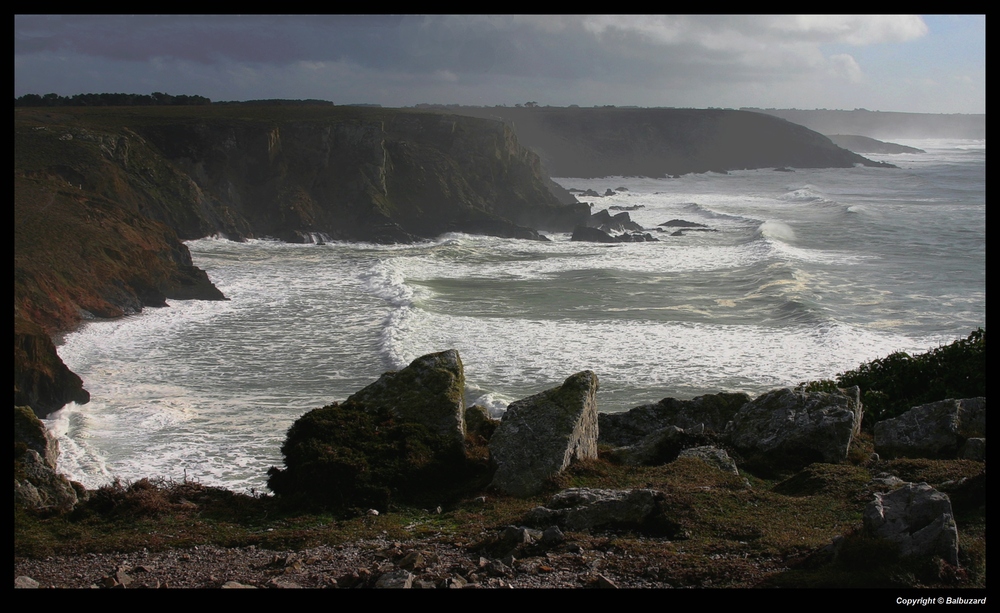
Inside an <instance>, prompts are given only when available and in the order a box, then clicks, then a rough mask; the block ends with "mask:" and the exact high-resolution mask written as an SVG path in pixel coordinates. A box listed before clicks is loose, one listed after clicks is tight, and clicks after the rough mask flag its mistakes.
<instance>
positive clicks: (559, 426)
mask: <svg viewBox="0 0 1000 613" xmlns="http://www.w3.org/2000/svg"><path fill="white" fill-rule="evenodd" d="M596 393H597V375H595V374H594V373H593V372H591V371H589V370H585V371H583V372H579V373H577V374H575V375H573V376H571V377H570V378H568V379H566V382H565V383H563V384H562V385H561V386H559V387H556V388H553V389H550V390H547V391H544V392H541V393H539V394H535V395H534V396H529V397H528V398H524V399H522V400H518V401H517V402H513V403H511V404H510V406H508V407H507V412H506V413H504V416H503V419H502V420H501V421H500V425H499V427H497V430H496V432H494V434H493V437H492V438H491V439H490V457H491V458H492V460H493V462H494V463H495V464H496V466H497V470H496V474H495V475H494V477H493V486H494V487H496V488H497V489H499V490H501V491H503V492H506V493H508V494H513V495H515V496H530V495H531V494H534V493H536V492H538V491H539V490H541V489H542V487H543V486H544V484H545V481H546V480H547V479H550V478H551V477H554V476H556V475H558V474H559V473H560V472H562V471H563V470H564V469H565V468H566V467H567V466H569V464H570V462H572V461H574V460H582V459H587V458H597V401H596V399H595V394H596Z"/></svg>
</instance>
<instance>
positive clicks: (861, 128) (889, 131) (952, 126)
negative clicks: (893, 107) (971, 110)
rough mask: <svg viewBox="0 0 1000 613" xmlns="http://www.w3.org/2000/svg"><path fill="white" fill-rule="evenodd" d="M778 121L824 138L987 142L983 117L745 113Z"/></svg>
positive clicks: (785, 111)
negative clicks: (835, 136) (815, 132)
mask: <svg viewBox="0 0 1000 613" xmlns="http://www.w3.org/2000/svg"><path fill="white" fill-rule="evenodd" d="M744 110H747V111H753V112H757V113H764V114H767V115H773V116H774V117H781V118H782V119H787V120H788V121H793V122H795V123H797V124H800V125H803V126H806V127H807V128H809V129H810V130H816V131H817V132H821V133H823V134H858V135H861V136H867V137H869V138H879V139H884V138H969V139H983V138H986V114H985V113H984V114H963V113H953V114H944V113H897V112H892V111H890V112H883V111H869V110H867V109H854V110H853V111H838V110H827V109H813V110H805V109H749V108H748V109H744Z"/></svg>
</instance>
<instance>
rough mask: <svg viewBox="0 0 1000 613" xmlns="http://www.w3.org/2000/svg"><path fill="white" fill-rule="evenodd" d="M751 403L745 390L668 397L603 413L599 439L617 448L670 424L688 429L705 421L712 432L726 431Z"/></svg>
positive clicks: (631, 443)
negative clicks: (738, 414) (626, 408)
mask: <svg viewBox="0 0 1000 613" xmlns="http://www.w3.org/2000/svg"><path fill="white" fill-rule="evenodd" d="M748 402H750V396H748V395H746V394H744V393H742V392H739V393H727V392H721V393H718V394H706V395H704V396H698V397H696V398H692V399H691V400H678V399H676V398H664V399H663V400H661V401H660V402H658V403H656V404H645V405H642V406H638V407H635V408H634V409H631V410H629V411H626V412H624V413H601V414H600V416H599V418H598V419H599V423H600V438H599V439H598V442H600V443H602V444H605V445H611V446H613V447H624V446H628V445H634V444H636V443H638V442H639V441H641V440H642V439H643V438H644V437H646V436H648V435H649V434H652V433H654V432H657V431H659V430H663V429H664V428H666V427H668V426H676V427H678V428H680V429H683V430H688V429H692V428H695V427H696V426H698V425H699V424H704V425H705V429H707V430H709V431H711V432H722V431H723V430H725V429H726V424H727V423H729V421H730V420H731V419H732V418H733V416H734V415H736V412H737V411H739V410H740V409H741V408H742V407H743V405H745V404H746V403H748Z"/></svg>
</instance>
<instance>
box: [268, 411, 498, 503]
mask: <svg viewBox="0 0 1000 613" xmlns="http://www.w3.org/2000/svg"><path fill="white" fill-rule="evenodd" d="M281 451H282V453H283V454H284V456H285V466H286V468H285V469H284V470H279V469H277V468H272V469H271V470H270V472H269V474H270V479H269V480H268V487H270V488H271V490H273V491H274V492H275V493H277V494H279V495H281V496H282V497H284V498H285V499H287V500H289V501H291V502H293V503H297V504H304V505H306V506H313V507H323V508H331V509H336V510H350V509H365V508H376V509H381V510H385V509H386V508H387V507H388V506H389V505H390V504H391V503H393V502H408V503H413V504H432V505H437V504H441V503H444V502H448V501H449V500H451V499H452V498H454V497H455V496H456V495H457V494H458V493H460V492H463V491H465V490H467V489H468V488H473V487H475V486H476V484H477V483H480V482H486V480H488V477H489V476H488V475H487V474H485V473H486V472H488V464H486V463H485V462H473V461H470V460H467V459H466V457H465V453H464V450H463V448H462V447H461V446H458V447H456V445H455V444H454V440H453V439H452V438H451V437H450V436H441V435H436V434H434V433H432V432H431V431H430V430H429V429H428V428H427V427H426V426H423V425H421V424H413V423H405V422H402V421H400V420H399V419H397V418H396V417H394V416H393V415H392V414H391V413H390V412H389V411H387V410H379V411H368V410H363V409H362V408H360V407H358V406H357V405H355V404H353V403H345V404H343V405H337V404H332V405H329V406H326V407H323V408H322V409H316V410H314V411H310V412H309V413H307V414H305V415H304V416H302V417H301V418H300V419H299V420H298V421H296V422H295V424H293V425H292V427H291V429H289V431H288V438H287V439H286V441H285V444H284V445H283V446H282V448H281Z"/></svg>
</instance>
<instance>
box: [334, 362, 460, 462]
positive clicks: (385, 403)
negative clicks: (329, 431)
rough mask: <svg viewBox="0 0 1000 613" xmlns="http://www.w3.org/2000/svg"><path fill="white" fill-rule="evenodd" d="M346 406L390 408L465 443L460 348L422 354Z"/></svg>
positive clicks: (370, 409)
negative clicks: (458, 349)
mask: <svg viewBox="0 0 1000 613" xmlns="http://www.w3.org/2000/svg"><path fill="white" fill-rule="evenodd" d="M344 405H345V406H350V405H354V406H358V407H361V408H363V409H364V410H365V411H368V412H373V413H374V412H378V411H380V410H388V411H389V413H391V414H392V415H393V416H394V417H396V418H397V419H399V420H401V421H403V422H407V423H414V424H420V425H423V426H426V427H427V429H428V430H430V432H431V433H432V434H435V435H437V436H444V437H450V438H452V439H454V440H455V442H456V443H457V444H464V442H465V371H464V370H463V368H462V359H461V358H460V357H459V355H458V351H456V350H454V349H449V350H448V351H442V352H441V353H431V354H428V355H425V356H422V357H419V358H417V359H415V360H413V362H411V363H410V365H409V366H407V367H406V368H404V369H403V370H400V371H397V372H387V373H385V374H384V375H382V376H381V377H379V379H378V381H376V382H375V383H372V384H371V385H369V386H367V387H365V388H364V389H362V390H361V391H359V392H357V393H356V394H354V395H353V396H351V397H349V398H348V399H347V402H345V403H344Z"/></svg>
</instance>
